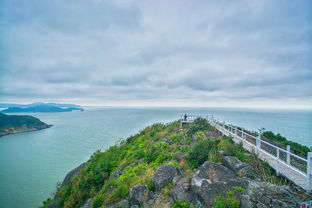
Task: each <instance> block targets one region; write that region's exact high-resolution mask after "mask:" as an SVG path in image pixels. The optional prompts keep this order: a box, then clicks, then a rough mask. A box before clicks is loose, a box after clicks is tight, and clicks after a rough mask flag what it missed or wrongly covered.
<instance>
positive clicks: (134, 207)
mask: <svg viewBox="0 0 312 208" xmlns="http://www.w3.org/2000/svg"><path fill="white" fill-rule="evenodd" d="M130 208H140V207H139V205H132V206H131V207H130Z"/></svg>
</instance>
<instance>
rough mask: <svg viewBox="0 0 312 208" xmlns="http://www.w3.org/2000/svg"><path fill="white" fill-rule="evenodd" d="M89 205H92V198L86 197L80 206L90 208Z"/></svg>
mask: <svg viewBox="0 0 312 208" xmlns="http://www.w3.org/2000/svg"><path fill="white" fill-rule="evenodd" d="M91 207H92V199H88V200H87V201H86V202H85V204H84V205H83V206H82V207H81V208H91Z"/></svg>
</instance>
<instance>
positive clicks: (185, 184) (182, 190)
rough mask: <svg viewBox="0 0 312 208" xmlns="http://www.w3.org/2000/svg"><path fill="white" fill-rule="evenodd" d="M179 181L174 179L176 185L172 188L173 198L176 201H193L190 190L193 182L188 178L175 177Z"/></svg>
mask: <svg viewBox="0 0 312 208" xmlns="http://www.w3.org/2000/svg"><path fill="white" fill-rule="evenodd" d="M175 178H177V181H174V183H175V184H176V186H175V187H174V188H173V189H172V190H171V195H172V198H173V199H174V200H175V201H185V202H187V203H191V202H192V198H193V196H192V193H191V191H190V189H191V184H190V183H189V181H188V180H187V179H186V178H181V177H177V176H176V177H175Z"/></svg>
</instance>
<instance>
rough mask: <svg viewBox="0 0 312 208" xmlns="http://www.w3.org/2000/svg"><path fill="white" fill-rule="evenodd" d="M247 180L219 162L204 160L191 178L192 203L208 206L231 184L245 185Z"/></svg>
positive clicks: (231, 185)
mask: <svg viewBox="0 0 312 208" xmlns="http://www.w3.org/2000/svg"><path fill="white" fill-rule="evenodd" d="M247 185H248V182H247V181H246V180H244V179H241V178H238V177H237V176H236V175H235V173H234V172H233V171H232V170H230V169H228V168H227V167H224V166H222V165H220V164H217V163H213V162H208V161H206V162H205V163H204V164H203V165H201V166H200V167H199V168H198V170H196V171H195V173H194V174H193V177H192V180H191V192H192V200H193V203H196V204H198V203H199V204H200V205H201V206H207V207H210V206H212V205H213V204H214V202H215V200H216V198H217V197H218V196H219V195H224V194H225V193H226V192H227V191H230V190H232V187H233V186H240V187H243V188H245V187H247Z"/></svg>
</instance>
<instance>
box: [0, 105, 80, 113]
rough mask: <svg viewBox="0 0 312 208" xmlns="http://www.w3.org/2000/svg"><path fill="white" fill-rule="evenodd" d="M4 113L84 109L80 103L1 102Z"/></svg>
mask: <svg viewBox="0 0 312 208" xmlns="http://www.w3.org/2000/svg"><path fill="white" fill-rule="evenodd" d="M0 107H1V108H7V109H5V110H2V111H1V112H2V113H25V112H27V113H37V112H70V111H74V110H79V111H84V110H83V108H81V106H79V105H74V104H59V103H32V104H26V105H22V104H0Z"/></svg>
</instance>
